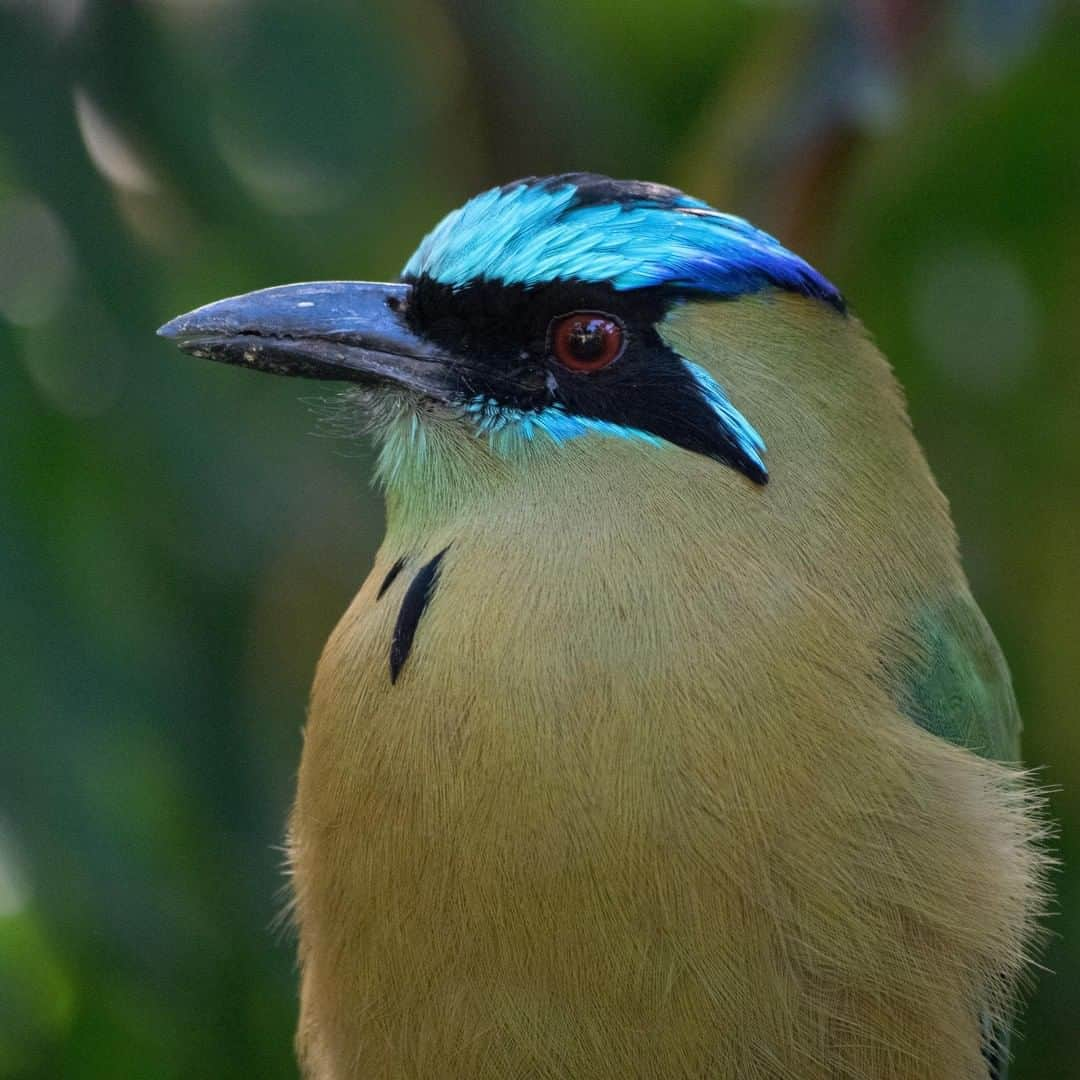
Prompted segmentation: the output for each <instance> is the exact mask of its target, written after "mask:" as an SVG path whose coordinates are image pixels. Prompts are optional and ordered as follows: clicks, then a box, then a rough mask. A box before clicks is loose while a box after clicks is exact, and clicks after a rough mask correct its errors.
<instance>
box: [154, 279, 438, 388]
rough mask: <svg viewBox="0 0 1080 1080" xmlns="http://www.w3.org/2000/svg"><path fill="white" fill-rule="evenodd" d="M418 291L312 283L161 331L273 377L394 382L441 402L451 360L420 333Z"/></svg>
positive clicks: (219, 305)
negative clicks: (415, 320) (413, 322)
mask: <svg viewBox="0 0 1080 1080" xmlns="http://www.w3.org/2000/svg"><path fill="white" fill-rule="evenodd" d="M411 291H412V287H411V286H409V285H391V284H380V283H377V282H367V281H309V282H304V283H302V284H299V285H278V286H275V287H274V288H271V289H259V290H257V291H256V292H250V293H244V294H243V295H242V296H231V297H229V298H228V299H227V300H218V301H216V302H215V303H213V304H207V305H205V306H204V307H201V308H196V309H195V310H194V311H189V312H188V313H187V314H186V315H179V316H177V317H176V318H175V319H173V320H172V321H171V322H167V323H166V324H165V325H164V326H162V327H160V328H159V330H158V334H159V335H160V336H161V337H164V338H168V339H169V340H170V341H174V342H176V344H177V345H178V346H179V347H180V349H182V350H183V351H184V352H186V353H190V354H191V355H192V356H200V357H205V358H206V359H207V360H218V361H221V362H223V363H226V364H239V365H240V366H242V367H249V368H253V369H254V370H256V371H268V372H270V373H271V374H273V375H293V376H299V377H301V378H307V379H337V380H342V381H348V382H360V383H391V384H397V385H399V386H404V387H408V388H409V389H411V390H415V391H418V392H419V393H421V394H425V395H427V396H429V397H433V398H436V399H438V400H447V395H448V393H449V392H450V390H451V388H452V382H451V379H450V372H449V366H450V362H451V357H450V356H449V355H447V354H446V353H444V352H442V351H440V350H439V349H438V348H437V347H436V346H435V345H433V344H432V343H431V342H429V341H426V340H425V339H424V338H422V337H420V336H419V335H418V334H416V333H415V332H414V331H413V330H412V329H411V328H410V327H409V325H408V322H407V320H406V318H405V312H406V310H407V308H408V304H409V297H410V293H411Z"/></svg>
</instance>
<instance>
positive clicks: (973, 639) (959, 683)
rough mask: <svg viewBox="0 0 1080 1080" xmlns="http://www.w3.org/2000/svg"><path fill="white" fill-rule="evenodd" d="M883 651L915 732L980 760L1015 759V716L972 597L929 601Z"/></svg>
mask: <svg viewBox="0 0 1080 1080" xmlns="http://www.w3.org/2000/svg"><path fill="white" fill-rule="evenodd" d="M900 638H901V640H900V641H895V640H894V641H893V642H892V643H891V647H890V648H888V649H887V650H886V656H885V668H886V671H887V672H888V673H889V676H890V682H891V685H892V690H893V693H894V695H895V696H896V698H897V700H898V702H899V703H900V706H901V708H902V709H903V711H904V713H905V714H906V715H907V716H909V717H910V718H911V719H912V720H914V721H915V723H916V724H918V725H919V726H920V727H923V728H925V729H926V730H927V731H930V732H933V734H935V735H939V736H941V738H943V739H948V740H949V742H952V743H955V744H956V745H958V746H964V747H967V748H968V749H970V750H972V751H974V752H975V753H977V754H981V755H982V756H983V757H988V758H993V759H995V760H998V761H1010V762H1015V761H1018V760H1019V758H1020V714H1019V712H1018V710H1017V707H1016V699H1015V697H1014V696H1013V690H1012V680H1011V679H1010V677H1009V669H1008V667H1007V666H1006V664H1005V658H1004V657H1003V656H1002V655H1001V650H1000V649H999V648H998V643H997V640H996V639H995V638H994V634H993V631H992V630H991V629H990V626H989V624H988V623H987V621H986V619H985V618H984V617H983V614H982V612H981V611H980V610H979V608H978V605H977V604H976V603H975V601H974V600H973V599H972V598H971V595H970V594H969V593H968V592H966V591H964V592H957V593H953V594H951V595H950V596H948V597H947V598H945V599H943V600H940V601H937V602H933V603H929V604H927V605H926V606H925V607H924V608H923V609H922V610H921V611H920V612H919V613H918V614H917V615H916V617H915V618H914V619H913V621H912V624H911V626H909V627H907V628H905V631H904V632H902V633H901V635H900Z"/></svg>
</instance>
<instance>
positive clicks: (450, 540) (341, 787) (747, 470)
mask: <svg viewBox="0 0 1080 1080" xmlns="http://www.w3.org/2000/svg"><path fill="white" fill-rule="evenodd" d="M159 333H161V334H162V335H164V336H165V337H167V338H170V339H172V340H173V341H175V343H176V344H177V345H179V347H180V348H181V349H183V350H184V351H186V352H188V353H191V354H193V355H195V356H201V357H206V358H209V359H211V360H218V361H224V362H227V363H232V364H240V365H244V366H247V367H250V368H253V369H256V370H260V371H267V372H271V373H276V374H280V375H295V376H305V377H309V378H313V379H326V380H337V381H340V382H343V383H347V384H349V385H348V386H346V387H345V388H344V394H345V406H344V407H345V408H346V409H348V410H349V412H350V414H355V416H356V417H357V421H358V423H359V424H362V425H363V427H364V429H365V430H366V431H368V432H369V433H370V435H371V437H372V438H373V439H374V440H375V442H376V444H377V446H378V458H377V474H378V478H379V480H380V482H381V485H382V487H383V489H384V491H385V504H386V534H385V538H384V540H383V542H382V545H381V547H380V548H379V550H378V553H377V555H376V556H375V562H374V566H373V568H372V570H371V572H370V574H369V575H368V577H367V579H366V581H365V582H364V583H363V585H362V586H361V588H360V591H359V593H358V595H357V596H356V598H355V599H354V600H353V602H352V604H351V606H350V607H349V608H348V610H347V612H346V613H345V615H344V617H343V618H342V619H341V621H340V623H339V624H338V626H337V628H336V629H335V630H334V631H333V633H332V634H331V636H330V639H329V641H328V643H327V644H326V647H325V650H324V652H323V654H322V658H321V660H320V661H319V664H318V669H317V673H316V675H315V681H314V688H313V690H312V695H311V704H310V711H309V714H308V717H307V723H306V729H305V735H304V745H303V754H302V761H301V765H300V770H299V779H298V786H297V793H296V799H295V804H294V807H293V810H292V814H291V819H290V825H289V841H288V846H289V852H290V868H291V878H292V888H293V892H294V901H295V917H296V921H297V924H298V928H299V955H300V968H301V972H302V975H301V1002H300V1020H299V1027H298V1034H297V1047H298V1053H299V1057H300V1060H301V1064H302V1068H303V1070H304V1073H305V1075H306V1076H307V1077H309V1078H310V1080H353V1078H362V1080H384V1078H385V1080H390V1078H454V1077H460V1078H511V1077H515V1078H526V1077H528V1078H536V1080H548V1078H550V1080H554V1078H568V1080H607V1078H610V1080H615V1078H620V1080H624V1078H629V1077H640V1078H656V1080H660V1078H663V1080H675V1078H705V1077H709V1078H721V1080H723V1078H736V1080H757V1078H761V1080H765V1078H770V1080H772V1078H791V1080H819V1078H820V1080H826V1078H834V1077H835V1078H845V1080H887V1078H890V1080H1003V1078H1004V1076H1005V1072H1006V1067H1007V1061H1008V1036H1009V1028H1010V1024H1011V1020H1012V1017H1013V1016H1014V1013H1015V1009H1016V1005H1017V996H1018V993H1019V989H1020V987H1021V986H1022V985H1023V984H1024V982H1025V980H1026V978H1027V977H1028V976H1029V973H1030V971H1031V970H1032V967H1033V963H1034V957H1035V955H1036V953H1037V946H1038V940H1039V936H1040V935H1039V929H1038V927H1039V923H1040V914H1041V911H1042V908H1043V906H1044V903H1045V887H1044V878H1045V867H1046V863H1047V858H1048V857H1047V855H1046V854H1045V843H1044V839H1043V834H1044V825H1043V814H1042V806H1041V796H1040V795H1039V793H1038V791H1037V790H1036V788H1035V787H1034V786H1033V785H1032V783H1031V781H1030V779H1029V777H1028V775H1027V774H1026V773H1025V772H1024V770H1023V769H1022V768H1021V766H1020V765H1019V759H1020V750H1019V745H1018V739H1019V733H1020V719H1019V715H1018V711H1017V706H1016V702H1015V699H1014V695H1013V691H1012V688H1011V683H1010V677H1009V672H1008V669H1007V667H1006V663H1005V661H1004V659H1003V657H1002V654H1001V652H1000V650H999V647H998V645H997V643H996V641H995V639H994V636H993V634H992V632H991V630H990V628H989V626H988V624H987V622H986V620H985V618H984V617H983V615H982V613H981V612H980V610H979V608H978V606H977V605H976V603H975V601H974V599H973V598H972V594H971V591H970V588H969V585H968V582H967V580H966V578H965V575H964V572H963V570H962V568H961V564H960V561H959V557H958V554H957V540H956V536H955V534H954V529H953V525H952V522H951V520H950V515H949V511H948V507H947V504H946V500H945V498H944V497H943V495H942V493H941V492H940V490H939V489H938V487H937V485H936V484H935V482H934V479H933V477H932V476H931V473H930V470H929V468H928V465H927V462H926V460H925V458H924V456H923V453H922V451H921V450H920V448H919V445H918V444H917V442H916V440H915V437H914V435H913V433H912V430H911V425H910V423H909V420H908V415H907V411H906V406H905V403H904V400H903V397H902V394H901V391H900V389H899V387H898V384H897V381H896V379H895V378H894V376H893V374H892V372H891V369H890V367H889V365H888V363H887V362H886V360H885V359H884V357H883V356H882V354H881V353H880V352H879V350H878V349H877V347H876V346H875V344H874V343H873V341H872V340H871V338H870V337H869V336H868V334H867V332H866V330H865V329H864V328H863V326H862V325H861V323H860V322H859V320H858V319H857V318H856V316H855V315H854V314H853V313H852V312H851V311H850V310H849V308H848V306H847V304H846V303H845V301H844V298H843V297H842V295H841V294H840V292H839V291H838V290H837V289H836V287H834V286H833V285H832V284H831V283H830V282H829V281H828V280H827V279H826V277H825V276H823V275H822V274H821V273H820V272H818V271H817V270H815V269H814V268H813V267H812V266H810V265H809V264H808V263H807V262H805V261H804V260H803V259H801V258H799V257H798V256H797V255H795V254H794V253H792V252H791V251H789V250H788V249H787V248H785V247H784V246H783V245H782V244H781V243H780V242H779V241H778V240H776V239H774V238H773V237H772V236H770V235H768V234H767V233H765V232H762V231H760V230H759V229H757V228H755V227H753V226H751V225H750V224H748V223H747V222H746V221H744V220H742V219H740V218H738V217H735V216H732V215H729V214H725V213H721V212H719V211H717V210H715V209H713V208H712V207H711V206H709V205H708V204H706V203H705V202H703V201H701V200H699V199H697V198H693V197H691V196H689V195H686V194H684V193H683V192H681V191H679V190H676V189H674V188H671V187H667V186H663V185H660V184H655V183H645V182H638V181H619V180H613V179H610V178H608V177H605V176H599V175H596V174H589V173H572V174H564V175H559V176H553V177H546V178H536V177H532V178H528V179H524V180H520V181H516V182H514V183H509V184H506V185H503V186H501V187H498V188H494V189H492V190H490V191H487V192H485V193H483V194H481V195H478V196H476V197H475V198H473V199H472V200H470V201H468V202H466V203H465V204H464V205H463V206H462V207H460V208H459V209H457V210H454V211H453V212H451V213H450V214H449V215H448V216H447V217H445V218H444V219H443V220H442V221H441V222H440V223H439V224H438V225H437V226H436V227H435V229H434V230H433V231H432V232H431V233H430V234H428V235H427V237H426V238H425V239H424V240H423V241H422V243H421V244H420V247H419V248H418V250H417V251H416V253H415V254H414V255H413V256H412V257H411V258H410V259H409V261H408V263H407V264H406V266H405V269H404V272H403V274H402V275H401V278H400V280H399V281H398V282H396V283H387V284H375V283H366V282H351V281H330V282H310V283H303V284H294V285H284V286H278V287H273V288H268V289H262V290H259V291H257V292H253V293H248V294H245V295H243V296H238V297H233V298H230V299H226V300H221V301H218V302H216V303H212V304H208V305H207V306H205V307H201V308H198V309H197V310H195V311H193V312H190V313H188V314H186V315H183V316H180V317H179V318H176V319H174V320H173V321H172V322H170V323H168V324H166V325H165V326H164V327H162V328H161V330H160V331H159Z"/></svg>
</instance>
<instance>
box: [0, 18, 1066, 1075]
mask: <svg viewBox="0 0 1080 1080" xmlns="http://www.w3.org/2000/svg"><path fill="white" fill-rule="evenodd" d="M1078 106H1080V15H1078V12H1077V9H1076V8H1075V7H1070V6H1065V5H1055V4H1053V3H1049V2H1047V3H1037V2H1028V3H1024V2H1022V0H952V2H945V3H929V2H921V3H920V2H914V0H908V2H899V0H874V2H864V3H855V2H853V3H832V4H814V3H808V2H804V3H776V2H773V3H764V2H749V0H745V2H736V0H731V2H723V0H680V2H674V0H668V2H666V3H659V2H656V3H653V4H622V3H615V2H613V0H576V2H575V3H574V4H572V5H570V4H560V3H556V2H555V0H501V2H494V0H489V2H485V0H444V2H440V0H367V2H351V3H350V2H346V0H318V2H310V3H299V2H297V0H291V2H284V0H269V2H255V0H250V2H243V0H143V2H135V0H128V2H121V0H0V446H2V453H0V690H2V697H0V700H2V701H3V702H4V703H5V705H4V715H3V717H2V719H0V1076H3V1077H5V1078H6V1077H13V1078H20V1080H23V1078H26V1080H30V1078H34V1080H37V1078H42V1080H45V1078H48V1080H52V1078H55V1077H61V1076H62V1077H73V1078H75V1077H106V1076H107V1077H111V1078H127V1077H131V1078H144V1077H147V1078H159V1077H161V1078H169V1077H178V1078H179V1077H185V1078H186V1077H200V1078H202V1077H209V1078H214V1077H254V1076H258V1077H288V1076H294V1075H295V1067H294V1064H293V1059H292V1051H291V1038H292V1027H293V1018H294V1012H295V1007H296V1002H295V989H294V982H295V972H294V962H293V943H292V941H291V940H290V937H289V933H288V931H287V930H282V929H281V928H280V927H279V925H278V922H277V921H276V920H277V916H278V913H279V912H280V910H281V908H282V906H283V897H282V883H283V877H282V873H281V865H280V864H281V855H280V850H279V846H278V845H279V843H280V838H281V836H282V831H283V823H284V819H285V815H286V812H287V808H288V804H289V799H290V791H291V787H292V782H293V775H294V772H295V769H296V763H297V758H298V753H299V749H300V726H301V723H302V721H303V716H304V706H305V697H306V693H307V688H308V682H309V679H310V676H311V673H312V671H313V668H314V664H315V661H316V658H317V656H318V653H319V650H320V647H321V644H322V642H323V641H324V639H325V638H326V635H327V633H328V632H329V630H330V628H331V627H332V625H333V624H334V622H335V620H336V619H337V617H338V615H339V614H340V613H341V612H342V611H343V609H344V608H345V606H346V604H347V603H348V601H349V599H350V598H351V596H352V594H353V592H354V590H355V589H356V587H357V586H358V584H359V583H360V581H361V580H362V579H363V578H364V576H365V574H366V573H367V568H368V565H369V563H370V560H371V557H372V553H373V551H374V548H375V545H376V543H377V541H378V538H379V536H380V532H381V517H382V509H381V505H380V501H379V499H378V497H377V495H376V494H375V493H374V492H373V491H372V490H371V488H370V483H369V475H370V464H371V462H370V451H369V449H368V447H367V446H366V445H364V444H360V443H353V442H348V441H344V440H341V439H331V438H327V437H312V433H313V432H315V431H317V429H318V421H317V418H316V417H315V416H313V414H312V405H311V401H310V398H311V397H312V396H318V395H320V394H323V395H325V394H326V391H325V390H323V389H320V388H318V387H315V388H314V389H313V388H312V386H311V385H310V384H303V383H299V382H294V381H290V380H276V379H270V378H266V377H263V376H259V377H253V376H251V375H250V374H249V373H247V372H244V371H240V370H236V369H230V368H226V367H221V366H216V365H208V364H205V363H201V362H197V361H193V360H190V359H187V358H184V357H182V356H181V355H179V354H178V353H177V352H176V351H175V349H172V348H171V347H169V346H168V345H166V344H165V343H163V342H160V341H158V340H156V339H155V338H154V335H153V331H154V328H155V327H156V326H157V325H158V324H159V323H161V322H163V321H164V320H165V319H166V318H168V317H170V316H172V315H174V314H176V313H178V312H180V311H183V310H186V309H188V308H190V307H193V306H195V305H197V304H200V303H203V302H205V301H208V300H211V299H215V298H217V297H220V296H224V295H227V294H229V293H235V292H240V291H243V290H247V289H252V288H256V287H259V286H263V285H270V284H275V283H279V282H284V281H295V280H302V279H305V278H334V277H359V278H380V277H383V278H390V277H392V276H394V275H395V274H396V273H397V271H398V269H399V268H400V266H401V265H402V264H403V262H404V260H405V258H406V256H407V255H408V254H409V252H410V251H411V250H412V248H413V246H414V245H415V243H416V242H417V241H418V240H419V238H420V236H421V235H422V233H423V232H424V231H425V230H426V229H427V228H429V227H430V226H431V225H432V224H434V222H435V221H436V220H437V219H438V217H440V216H441V215H442V214H443V213H444V212H445V211H447V210H449V209H450V208H452V207H453V206H455V205H457V204H458V203H459V202H460V201H462V200H463V199H464V198H466V197H467V196H468V195H470V194H472V193H473V192H475V191H477V190H479V189H480V188H481V187H483V186H486V185H489V184H492V183H498V182H502V181H505V180H508V179H511V178H513V177H514V176H517V175H521V174H527V173H547V172H554V171H561V170H565V169H592V170H597V171H603V172H609V173H612V174H614V175H617V176H632V177H639V178H643V179H655V180H661V181H666V182H669V183H674V184H677V185H680V186H682V187H685V188H687V189H688V190H690V191H692V192H693V193H694V194H696V195H699V196H702V197H704V198H706V199H709V200H710V201H711V202H713V203H714V204H716V205H719V206H721V207H722V208H724V209H728V210H732V211H734V212H737V213H740V214H743V215H745V216H747V217H750V218H751V219H753V220H754V221H755V222H757V223H758V224H760V225H763V226H764V227H766V228H768V229H770V230H771V231H773V232H775V233H776V234H777V235H779V236H780V237H781V238H782V239H783V240H784V241H786V242H787V243H788V244H789V245H791V246H793V247H794V248H796V249H797V250H798V251H800V252H801V253H802V254H804V255H806V256H807V257H809V258H810V259H811V260H812V261H813V262H815V263H816V264H817V265H818V266H819V267H820V268H821V269H822V270H823V271H824V272H825V273H826V274H827V275H828V276H830V277H831V278H832V279H833V280H834V281H835V282H837V283H838V284H839V285H840V286H841V288H842V289H843V290H844V291H845V293H846V294H847V295H848V297H849V299H850V300H851V302H852V304H853V306H854V308H855V310H856V311H857V312H858V313H859V314H860V315H861V316H862V318H863V319H864V320H865V322H866V323H867V324H868V325H869V326H870V327H871V328H872V330H873V331H874V333H875V334H876V335H877V337H878V339H879V341H880V342H881V344H882V346H883V347H884V349H885V351H886V352H887V354H888V355H889V356H890V357H891V359H892V361H893V363H894V364H895V366H896V367H897V369H898V371H899V373H900V376H901V378H902V380H903V381H904V383H905V385H906V386H907V388H908V391H909V394H910V399H911V409H912V413H913V416H914V421H915V426H916V429H917V431H918V433H919V435H920V437H921V438H922V440H923V443H924V445H925V446H926V448H927V451H928V453H929V456H930V459H931V461H932V463H933V465H934V467H935V469H936V472H937V475H938V477H939V479H940V481H941V483H942V486H943V487H944V489H945V491H946V492H947V494H948V495H949V497H950V499H951V500H952V505H953V509H954V513H955V516H956V520H957V524H958V527H959V530H960V534H961V537H962V540H963V548H964V552H965V557H966V563H967V567H968V570H969V573H970V575H971V577H972V580H973V583H974V587H975V591H976V594H977V595H978V596H979V598H980V599H981V601H982V603H983V605H984V607H985V609H986V611H987V613H988V615H989V616H990V619H991V622H992V623H993V624H994V626H995V627H996V629H997V631H998V634H999V636H1000V638H1001V639H1002V643H1003V645H1004V647H1005V650H1006V652H1007V654H1008V656H1009V657H1010V659H1011V663H1012V669H1013V672H1014V676H1015V680H1016V685H1017V691H1018V694H1019V697H1020V701H1021V705H1022V708H1023V711H1024V714H1025V716H1026V718H1027V734H1026V756H1027V760H1028V761H1029V762H1030V763H1031V764H1032V765H1036V766H1039V767H1041V768H1042V772H1041V776H1042V777H1043V779H1044V780H1045V782H1046V783H1047V784H1049V785H1052V786H1053V787H1054V789H1055V794H1054V797H1053V807H1054V812H1055V815H1056V817H1057V818H1058V820H1059V821H1060V822H1061V826H1062V838H1061V841H1060V846H1061V849H1062V852H1063V857H1064V869H1063V871H1062V873H1061V874H1060V875H1059V878H1058V885H1059V887H1060V888H1059V893H1060V899H1059V905H1058V906H1059V909H1060V911H1059V914H1058V915H1057V917H1056V918H1055V919H1054V920H1053V931H1054V939H1053V941H1052V943H1051V947H1050V949H1049V951H1048V954H1047V958H1046V963H1047V966H1048V968H1049V969H1050V970H1049V972H1048V973H1047V974H1046V976H1045V977H1044V978H1043V979H1042V980H1041V982H1040V983H1039V985H1038V988H1037V991H1036V992H1035V994H1034V996H1033V998H1032V1001H1031V1004H1030V1006H1029V1008H1028V1009H1027V1012H1026V1014H1025V1017H1024V1020H1023V1025H1022V1029H1021V1038H1020V1039H1019V1041H1018V1042H1017V1045H1016V1051H1017V1062H1016V1067H1015V1076H1016V1077H1018V1078H1020V1080H1023V1078H1025V1077H1026V1078H1034V1077H1041V1078H1057V1077H1073V1076H1080V1055H1078V1054H1077V1038H1078V1037H1077V1031H1078V1030H1080V895H1078V893H1080V869H1078V868H1080V860H1078V859H1077V855H1078V851H1077V847H1078V839H1077V837H1078V835H1080V833H1078V831H1077V826H1080V786H1078V782H1080V724H1078V723H1077V721H1078V715H1077V713H1078V709H1077V704H1076V692H1077V683H1078V673H1080V449H1078V445H1077V436H1078V434H1080V364H1078V362H1077V359H1078V352H1080V350H1078V346H1080V303H1078V302H1077V299H1076V298H1077V296H1078V295H1080V197H1078V193H1080V120H1078V115H1080V113H1078ZM315 408H316V411H317V406H315Z"/></svg>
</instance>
